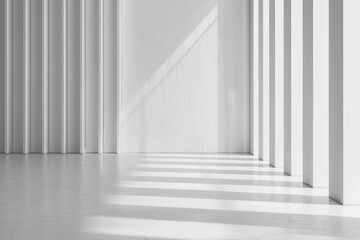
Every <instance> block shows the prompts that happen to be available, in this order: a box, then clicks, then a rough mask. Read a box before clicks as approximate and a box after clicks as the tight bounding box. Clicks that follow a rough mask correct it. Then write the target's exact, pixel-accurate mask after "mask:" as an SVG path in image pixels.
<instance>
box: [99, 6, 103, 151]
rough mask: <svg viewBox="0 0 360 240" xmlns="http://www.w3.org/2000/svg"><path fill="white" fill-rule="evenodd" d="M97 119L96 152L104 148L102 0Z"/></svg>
mask: <svg viewBox="0 0 360 240" xmlns="http://www.w3.org/2000/svg"><path fill="white" fill-rule="evenodd" d="M99 56H100V61H99V102H98V104H99V120H98V145H99V146H98V152H99V153H103V148H104V129H103V128H104V124H103V122H104V95H103V93H104V0H100V1H99Z"/></svg>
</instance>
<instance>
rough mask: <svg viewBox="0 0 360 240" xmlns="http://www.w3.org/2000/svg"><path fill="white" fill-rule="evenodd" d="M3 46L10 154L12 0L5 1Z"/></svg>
mask: <svg viewBox="0 0 360 240" xmlns="http://www.w3.org/2000/svg"><path fill="white" fill-rule="evenodd" d="M5 18H6V21H5V22H6V27H5V31H6V34H5V35H6V40H5V41H6V44H5V45H6V46H5V57H6V59H5V153H11V152H12V101H11V99H12V94H11V90H12V84H11V83H12V81H11V79H12V71H11V69H12V0H6V13H5Z"/></svg>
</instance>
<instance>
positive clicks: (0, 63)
mask: <svg viewBox="0 0 360 240" xmlns="http://www.w3.org/2000/svg"><path fill="white" fill-rule="evenodd" d="M0 19H1V24H0V32H1V33H2V36H1V37H0V154H2V153H5V81H6V71H5V65H6V63H5V62H6V55H5V51H6V50H5V49H6V40H5V39H6V1H0Z"/></svg>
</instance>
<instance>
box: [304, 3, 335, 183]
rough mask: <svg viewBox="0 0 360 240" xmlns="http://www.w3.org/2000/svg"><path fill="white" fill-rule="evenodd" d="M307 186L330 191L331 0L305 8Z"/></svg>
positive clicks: (305, 173)
mask: <svg viewBox="0 0 360 240" xmlns="http://www.w3.org/2000/svg"><path fill="white" fill-rule="evenodd" d="M303 14H304V16H303V17H304V19H303V21H304V22H303V24H304V26H303V29H304V32H303V34H304V42H303V44H304V45H303V46H304V49H303V51H304V52H303V54H304V55H303V56H304V58H303V61H304V62H303V64H304V65H303V67H304V69H303V74H304V75H303V78H304V82H303V84H304V85H303V90H304V92H303V94H304V96H303V97H304V102H303V104H304V105H303V110H304V112H303V116H304V118H303V121H304V122H303V127H304V129H303V134H304V135H303V136H304V139H303V143H304V145H303V159H304V162H303V164H304V168H303V176H304V183H305V184H307V185H309V186H311V187H327V186H328V181H329V176H328V169H329V143H328V141H329V140H328V139H329V0H317V1H312V0H304V5H303Z"/></svg>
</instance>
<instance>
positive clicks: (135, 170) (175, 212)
mask: <svg viewBox="0 0 360 240" xmlns="http://www.w3.org/2000/svg"><path fill="white" fill-rule="evenodd" d="M0 193H1V195H0V239H126V240H134V239H143V240H144V239H149V240H150V239H151V240H154V239H163V240H165V239H206V240H211V239H234V240H235V239H345V238H346V239H348V238H352V239H360V206H346V207H344V206H341V205H338V204H337V203H335V202H333V201H331V200H329V198H328V197H327V194H328V190H327V189H312V188H309V187H307V186H304V185H303V184H302V179H301V177H290V176H287V175H284V174H283V173H282V169H274V168H270V167H269V165H268V163H266V162H261V161H259V160H257V159H255V158H253V157H252V156H248V155H239V156H238V158H237V157H236V155H196V154H185V155H184V157H183V158H182V155H180V154H175V155H171V154H164V155H161V154H147V155H140V154H133V155H131V154H129V155H122V156H118V155H102V156H99V155H28V156H26V157H25V156H24V155H0Z"/></svg>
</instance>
